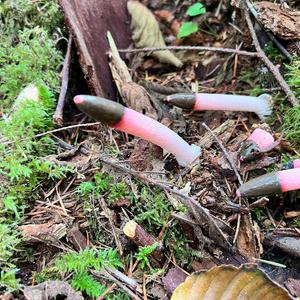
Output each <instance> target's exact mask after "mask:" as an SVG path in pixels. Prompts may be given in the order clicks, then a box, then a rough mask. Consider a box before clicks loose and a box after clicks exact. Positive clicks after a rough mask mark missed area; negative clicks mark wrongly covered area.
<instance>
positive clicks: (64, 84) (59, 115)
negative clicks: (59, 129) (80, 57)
mask: <svg viewBox="0 0 300 300" xmlns="http://www.w3.org/2000/svg"><path fill="white" fill-rule="evenodd" d="M72 43H73V39H72V36H71V35H70V37H69V41H68V48H67V53H66V56H65V60H64V64H63V68H62V71H61V73H62V81H61V88H60V94H59V97H58V102H57V106H56V110H55V113H54V115H53V122H54V123H55V124H57V125H59V126H62V124H63V122H64V119H63V110H64V106H65V100H66V94H67V90H68V84H69V72H70V64H71V52H72Z"/></svg>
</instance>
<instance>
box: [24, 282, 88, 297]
mask: <svg viewBox="0 0 300 300" xmlns="http://www.w3.org/2000/svg"><path fill="white" fill-rule="evenodd" d="M24 296H25V298H26V299H27V300H45V299H52V298H54V299H56V296H66V299H67V300H84V298H83V297H82V296H81V294H80V293H77V292H75V291H74V290H73V289H72V287H71V286H70V285H69V284H68V283H66V282H63V281H46V282H43V283H41V284H38V285H36V286H26V287H25V288H24Z"/></svg>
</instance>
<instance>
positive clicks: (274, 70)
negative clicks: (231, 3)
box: [244, 9, 299, 106]
mask: <svg viewBox="0 0 300 300" xmlns="http://www.w3.org/2000/svg"><path fill="white" fill-rule="evenodd" d="M244 15H245V18H246V22H247V25H248V28H249V31H250V33H251V36H252V39H253V43H254V46H255V48H256V51H257V53H258V57H259V58H260V59H261V60H262V61H263V62H264V64H265V65H266V67H267V68H268V69H269V70H270V72H271V73H272V74H273V75H274V77H275V79H276V80H277V81H278V83H279V85H280V86H281V88H282V90H283V91H284V92H285V94H286V95H287V97H288V100H289V101H290V103H291V104H292V105H293V106H298V105H299V103H298V101H297V98H296V97H295V95H294V93H293V92H292V90H291V89H290V87H289V85H288V84H287V83H286V81H285V80H284V78H283V77H282V75H281V74H280V72H279V70H278V68H277V67H276V66H275V65H274V64H273V63H272V62H271V61H270V60H269V58H268V57H267V56H266V54H265V52H264V51H263V50H262V48H261V47H260V44H259V41H258V39H257V36H256V33H255V30H254V27H253V24H252V21H251V18H250V14H249V12H248V11H247V10H246V9H244Z"/></svg>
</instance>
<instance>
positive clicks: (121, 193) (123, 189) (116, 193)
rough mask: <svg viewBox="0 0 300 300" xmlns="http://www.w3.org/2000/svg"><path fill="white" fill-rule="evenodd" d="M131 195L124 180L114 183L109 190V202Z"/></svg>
mask: <svg viewBox="0 0 300 300" xmlns="http://www.w3.org/2000/svg"><path fill="white" fill-rule="evenodd" d="M128 196H129V191H128V187H127V185H126V184H125V183H124V182H118V183H116V184H115V185H113V186H112V187H111V189H110V191H109V196H108V203H109V204H112V203H113V202H114V201H115V200H118V199H124V198H127V197H128Z"/></svg>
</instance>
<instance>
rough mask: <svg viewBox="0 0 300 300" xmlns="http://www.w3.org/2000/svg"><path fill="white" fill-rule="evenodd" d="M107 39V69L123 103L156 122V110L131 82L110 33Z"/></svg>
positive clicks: (139, 86)
mask: <svg viewBox="0 0 300 300" xmlns="http://www.w3.org/2000/svg"><path fill="white" fill-rule="evenodd" d="M107 39H108V43H109V47H110V51H111V52H110V63H109V67H110V69H111V73H112V76H113V78H114V80H115V83H116V86H117V88H118V90H119V93H120V94H121V96H122V98H123V101H124V102H125V103H126V105H127V106H128V107H130V108H132V109H134V110H136V111H138V112H140V113H141V114H145V115H146V116H148V117H151V118H153V119H155V120H157V113H156V110H155V109H154V108H153V106H152V104H151V102H150V99H149V97H148V94H147V91H146V90H145V88H144V87H142V86H141V85H139V84H137V83H135V82H133V80H132V77H131V75H130V73H129V71H128V68H127V66H126V64H125V62H124V61H123V60H122V58H121V57H120V54H119V52H118V49H117V46H116V44H115V41H114V39H113V37H112V35H111V33H110V32H108V33H107Z"/></svg>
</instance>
